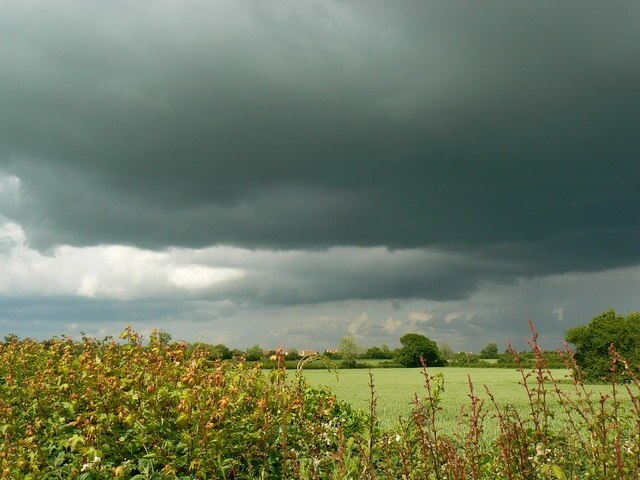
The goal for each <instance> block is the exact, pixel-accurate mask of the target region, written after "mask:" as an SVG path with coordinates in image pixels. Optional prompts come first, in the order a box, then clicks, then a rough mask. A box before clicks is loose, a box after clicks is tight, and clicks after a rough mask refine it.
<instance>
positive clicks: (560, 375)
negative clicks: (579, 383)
mask: <svg viewBox="0 0 640 480" xmlns="http://www.w3.org/2000/svg"><path fill="white" fill-rule="evenodd" d="M372 373H373V378H374V384H375V389H376V395H377V397H378V416H379V420H380V424H381V426H382V427H393V426H395V425H397V423H398V419H399V417H400V416H406V415H408V414H409V413H410V412H411V410H412V406H413V401H414V399H415V394H416V393H418V394H419V395H421V396H422V395H424V387H423V385H424V377H423V376H422V370H421V369H419V368H388V369H375V370H372ZM437 373H442V374H443V375H444V378H445V383H444V393H443V396H442V398H443V401H442V412H441V415H440V420H441V422H442V423H441V426H442V427H443V429H444V431H445V432H448V433H451V432H453V431H455V430H456V428H457V425H458V423H457V422H458V417H459V413H460V409H461V407H462V405H464V404H468V403H469V396H468V395H469V385H468V376H471V379H472V381H473V383H474V387H475V392H476V395H478V396H479V397H481V398H483V399H486V403H485V406H486V408H487V410H488V411H489V412H490V415H489V416H488V417H487V422H486V424H487V433H489V434H491V432H492V431H494V430H495V431H496V432H497V429H496V427H497V426H496V421H495V420H493V419H492V418H490V417H491V413H492V412H494V409H493V407H492V405H491V404H490V402H489V401H488V397H487V394H486V392H485V389H484V385H486V386H487V387H488V388H489V389H490V390H491V392H492V394H493V395H494V397H495V398H496V400H497V401H498V402H499V403H500V404H501V405H506V404H510V405H512V406H513V407H514V408H516V409H518V410H519V411H522V412H523V413H525V414H526V412H527V411H528V405H529V404H528V402H527V394H526V391H525V389H524V388H523V387H522V386H521V385H519V382H521V381H522V378H521V376H520V373H519V372H517V371H516V370H513V369H501V368H455V367H446V368H430V369H429V374H430V375H436V374H437ZM552 374H553V376H554V378H555V379H556V380H562V381H565V380H567V379H568V377H567V375H568V370H552ZM304 375H305V377H306V378H307V379H308V380H309V382H310V383H311V384H313V385H325V386H328V387H329V388H331V390H332V391H333V392H335V394H336V396H337V397H338V398H339V399H341V400H345V401H347V402H349V403H350V404H352V405H353V406H355V407H357V408H362V409H368V408H369V398H370V391H369V386H368V383H369V371H368V370H364V369H354V370H339V372H338V375H337V378H336V375H335V374H332V373H330V372H328V371H326V370H306V371H305V372H304ZM533 380H534V379H533V378H531V381H532V382H533ZM547 388H549V390H550V392H549V399H550V404H551V405H552V406H553V405H556V404H557V402H556V397H555V393H554V392H553V390H552V389H551V385H549V386H548V387H547ZM562 388H563V390H566V391H569V390H571V389H572V388H573V386H572V385H570V384H563V385H562ZM588 388H589V389H591V390H594V391H596V392H605V391H609V390H610V387H608V386H606V385H594V386H589V387H588ZM561 421H562V420H561V419H558V422H561Z"/></svg>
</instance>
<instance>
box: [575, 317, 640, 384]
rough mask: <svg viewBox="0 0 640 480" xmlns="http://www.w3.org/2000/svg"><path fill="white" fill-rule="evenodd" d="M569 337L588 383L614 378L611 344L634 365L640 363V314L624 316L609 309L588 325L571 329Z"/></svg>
mask: <svg viewBox="0 0 640 480" xmlns="http://www.w3.org/2000/svg"><path fill="white" fill-rule="evenodd" d="M566 338H567V341H568V342H570V343H573V344H575V346H576V362H577V363H578V365H579V366H580V367H581V368H582V371H583V372H584V375H585V377H586V378H588V379H589V380H593V381H603V380H604V381H606V380H607V378H608V377H609V375H611V365H610V361H609V360H610V352H609V348H610V346H611V345H613V346H614V348H615V349H616V351H617V352H618V353H619V354H620V355H622V356H623V357H625V358H627V359H629V360H630V361H631V362H632V363H634V364H640V348H639V346H640V312H633V313H630V314H629V315H627V316H622V315H616V312H615V311H614V310H613V309H611V310H607V311H606V312H603V313H601V314H600V315H598V316H597V317H595V318H594V319H593V320H592V321H591V323H589V324H588V325H580V326H578V327H574V328H571V329H570V330H568V331H567V335H566ZM619 373H622V372H619ZM621 377H625V375H624V374H622V375H621ZM621 379H623V378H621Z"/></svg>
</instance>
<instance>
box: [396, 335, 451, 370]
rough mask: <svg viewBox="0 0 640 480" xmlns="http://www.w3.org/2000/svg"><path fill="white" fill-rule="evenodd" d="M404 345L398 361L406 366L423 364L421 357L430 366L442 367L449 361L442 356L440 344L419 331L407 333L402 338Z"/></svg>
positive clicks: (401, 341)
mask: <svg viewBox="0 0 640 480" xmlns="http://www.w3.org/2000/svg"><path fill="white" fill-rule="evenodd" d="M400 343H401V344H402V347H401V348H400V350H399V351H398V356H397V357H396V361H397V362H398V363H400V364H401V365H404V366H405V367H419V366H421V363H420V357H422V359H423V360H424V362H425V364H426V365H427V366H428V367H442V366H444V365H446V364H447V361H446V360H445V359H444V358H443V357H442V354H441V353H440V349H439V348H438V345H437V344H436V342H434V341H433V340H431V339H429V338H428V337H425V336H424V335H420V334H419V333H407V334H406V335H403V336H402V338H400Z"/></svg>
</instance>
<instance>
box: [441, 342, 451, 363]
mask: <svg viewBox="0 0 640 480" xmlns="http://www.w3.org/2000/svg"><path fill="white" fill-rule="evenodd" d="M439 346H440V353H441V354H442V358H444V359H446V360H450V359H452V358H453V355H454V353H453V349H452V348H451V345H449V343H448V342H440V344H439Z"/></svg>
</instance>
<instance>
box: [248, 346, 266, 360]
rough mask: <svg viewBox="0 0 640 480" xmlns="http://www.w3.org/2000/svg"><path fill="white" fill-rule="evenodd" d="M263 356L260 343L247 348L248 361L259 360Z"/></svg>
mask: <svg viewBox="0 0 640 480" xmlns="http://www.w3.org/2000/svg"><path fill="white" fill-rule="evenodd" d="M263 356H264V353H263V352H262V348H260V345H254V346H253V347H250V348H247V355H246V358H247V360H249V361H250V362H257V361H259V360H262V357H263Z"/></svg>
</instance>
